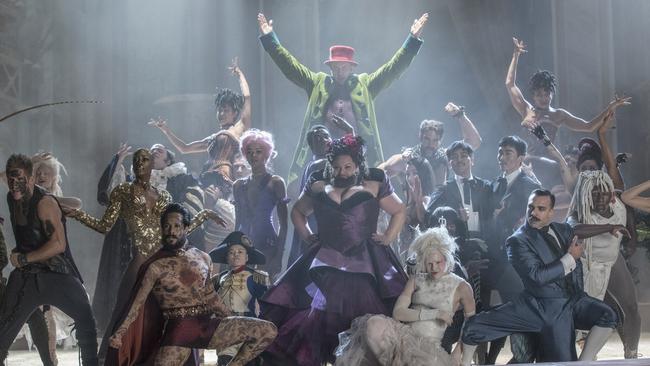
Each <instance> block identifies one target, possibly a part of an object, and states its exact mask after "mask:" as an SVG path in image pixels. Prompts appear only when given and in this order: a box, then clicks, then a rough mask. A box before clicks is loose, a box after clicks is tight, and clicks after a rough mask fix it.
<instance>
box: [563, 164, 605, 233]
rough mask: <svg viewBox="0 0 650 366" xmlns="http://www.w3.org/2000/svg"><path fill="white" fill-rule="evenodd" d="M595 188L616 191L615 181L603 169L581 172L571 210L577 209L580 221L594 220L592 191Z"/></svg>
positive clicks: (588, 222)
mask: <svg viewBox="0 0 650 366" xmlns="http://www.w3.org/2000/svg"><path fill="white" fill-rule="evenodd" d="M595 188H600V189H601V190H602V191H603V192H614V182H612V178H610V177H609V175H608V174H607V173H605V172H604V171H602V170H589V171H584V172H582V173H580V175H579V176H578V182H576V188H575V191H574V192H573V198H572V199H571V207H570V209H569V212H574V211H575V212H576V213H577V214H578V221H579V222H581V223H583V224H593V222H590V221H592V220H591V215H590V212H591V209H592V208H593V206H594V201H593V197H592V195H591V192H592V191H593V190H594V189H595Z"/></svg>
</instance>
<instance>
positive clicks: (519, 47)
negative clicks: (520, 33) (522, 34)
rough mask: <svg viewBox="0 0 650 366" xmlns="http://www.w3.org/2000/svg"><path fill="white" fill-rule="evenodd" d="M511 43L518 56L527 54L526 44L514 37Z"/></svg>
mask: <svg viewBox="0 0 650 366" xmlns="http://www.w3.org/2000/svg"><path fill="white" fill-rule="evenodd" d="M512 43H514V44H515V52H516V53H517V54H518V55H521V54H522V53H526V52H528V51H527V50H526V44H525V43H524V41H522V40H519V39H517V38H515V37H512Z"/></svg>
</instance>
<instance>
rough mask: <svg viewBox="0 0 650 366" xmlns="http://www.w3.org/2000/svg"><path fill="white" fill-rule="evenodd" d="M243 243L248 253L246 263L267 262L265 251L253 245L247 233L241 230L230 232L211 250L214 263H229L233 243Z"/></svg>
mask: <svg viewBox="0 0 650 366" xmlns="http://www.w3.org/2000/svg"><path fill="white" fill-rule="evenodd" d="M235 244H238V245H241V246H243V247H244V248H246V253H247V254H248V261H247V262H246V264H264V263H266V257H265V256H264V253H262V252H260V251H259V250H257V249H255V247H253V243H252V242H251V240H250V239H249V238H248V236H246V234H244V233H242V232H241V231H233V232H232V233H230V234H228V236H226V238H225V239H223V241H222V242H221V244H219V246H218V247H216V248H214V249H213V250H212V251H211V252H210V258H212V261H213V262H214V263H228V249H230V247H231V246H232V245H235Z"/></svg>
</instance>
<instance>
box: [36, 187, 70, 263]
mask: <svg viewBox="0 0 650 366" xmlns="http://www.w3.org/2000/svg"><path fill="white" fill-rule="evenodd" d="M37 210H38V218H39V219H40V220H41V222H42V223H43V226H44V227H43V229H44V231H45V233H46V235H47V237H48V240H47V242H46V243H45V244H44V245H43V246H42V247H40V248H38V249H37V250H35V251H33V252H29V253H27V262H28V263H32V262H41V261H44V260H46V259H49V258H52V257H54V256H55V255H58V254H61V253H63V252H64V251H65V247H66V241H65V231H64V228H63V222H62V221H61V218H62V215H63V213H62V212H61V209H59V205H58V204H57V203H56V201H55V200H54V198H52V197H47V196H46V197H45V198H43V199H42V200H41V201H40V202H39V203H38V208H37Z"/></svg>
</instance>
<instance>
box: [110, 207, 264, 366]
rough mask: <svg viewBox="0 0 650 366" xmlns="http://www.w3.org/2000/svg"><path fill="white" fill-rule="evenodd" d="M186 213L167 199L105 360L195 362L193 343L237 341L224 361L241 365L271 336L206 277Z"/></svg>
mask: <svg viewBox="0 0 650 366" xmlns="http://www.w3.org/2000/svg"><path fill="white" fill-rule="evenodd" d="M190 221H191V217H190V214H189V212H188V211H187V210H186V209H185V208H184V207H183V206H181V205H179V204H176V203H172V204H170V205H169V206H168V207H167V209H165V211H164V212H163V214H162V216H161V219H160V223H161V226H162V234H163V238H162V249H160V250H159V251H158V252H157V253H155V254H154V255H153V256H152V257H151V258H149V259H148V260H147V261H146V262H145V263H144V264H143V265H142V267H141V268H140V272H139V274H138V279H137V282H136V286H135V287H134V289H133V293H132V296H131V298H130V300H129V302H128V303H127V307H126V308H125V309H124V312H123V313H122V316H121V317H120V321H118V326H117V328H116V329H115V330H114V332H113V336H112V337H111V338H110V341H109V342H110V346H111V348H110V349H109V352H108V355H107V357H106V365H120V366H121V365H135V364H141V363H151V362H152V360H153V364H154V365H198V364H199V363H198V357H197V354H196V353H195V352H192V349H216V350H217V352H219V351H221V350H223V349H225V348H226V347H229V346H232V345H234V344H238V343H242V346H241V347H240V348H239V352H238V353H237V354H236V355H235V357H233V359H232V360H231V361H230V363H228V365H230V366H242V365H244V364H246V363H247V362H248V361H250V360H252V359H254V358H255V357H256V356H257V355H258V354H259V353H261V352H262V351H263V350H264V349H265V348H266V347H267V346H268V345H269V344H271V342H272V341H273V339H274V338H275V336H276V334H277V330H276V328H275V326H274V325H273V324H272V323H270V322H267V321H263V320H259V319H254V318H249V317H239V316H233V317H231V316H229V315H231V312H230V310H228V308H227V307H226V306H225V305H224V303H223V302H222V301H221V300H220V299H219V297H218V296H217V293H216V292H215V291H214V287H213V286H212V282H211V281H210V271H211V267H212V262H211V261H210V257H209V256H208V254H207V253H204V252H202V251H200V250H198V249H196V248H194V247H192V246H191V245H190V244H189V243H188V241H187V234H188V228H189V225H190Z"/></svg>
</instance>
